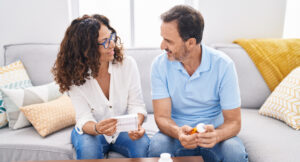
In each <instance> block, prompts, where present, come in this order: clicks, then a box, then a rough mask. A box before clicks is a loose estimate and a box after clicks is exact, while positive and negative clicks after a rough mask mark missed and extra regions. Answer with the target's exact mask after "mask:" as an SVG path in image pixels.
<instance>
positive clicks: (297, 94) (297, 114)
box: [259, 66, 300, 130]
mask: <svg viewBox="0 0 300 162" xmlns="http://www.w3.org/2000/svg"><path fill="white" fill-rule="evenodd" d="M259 113H260V114H262V115H265V116H270V117H274V118H276V119H279V120H282V121H284V122H285V123H286V124H288V125H289V126H291V127H292V128H294V129H296V130H299V129H300V66H299V67H298V68H295V69H294V70H293V71H291V73H290V74H288V75H287V76H286V77H285V78H284V79H283V80H282V81H281V82H280V84H279V85H278V86H277V87H276V88H275V90H274V91H273V92H272V94H271V95H270V96H269V97H268V99H267V100H266V102H265V103H264V104H263V106H262V107H261V108H260V110H259Z"/></svg>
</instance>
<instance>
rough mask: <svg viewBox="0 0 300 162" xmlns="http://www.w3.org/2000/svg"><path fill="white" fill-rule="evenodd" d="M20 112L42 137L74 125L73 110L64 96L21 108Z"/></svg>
mask: <svg viewBox="0 0 300 162" xmlns="http://www.w3.org/2000/svg"><path fill="white" fill-rule="evenodd" d="M20 110H21V111H22V112H23V113H24V115H25V116H26V118H27V119H28V120H29V121H30V123H31V124H32V125H33V126H34V128H35V129H36V130H37V132H38V133H39V134H40V135H41V136H43V137H45V136H47V135H49V134H51V133H53V132H56V131H58V130H60V129H63V128H65V127H68V126H71V125H74V124H75V110H74V108H73V105H72V102H71V99H70V98H69V97H68V96H66V95H63V96H61V97H59V98H58V99H55V100H52V101H50V102H46V103H41V104H33V105H29V106H25V107H21V108H20Z"/></svg>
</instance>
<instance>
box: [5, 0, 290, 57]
mask: <svg viewBox="0 0 300 162" xmlns="http://www.w3.org/2000/svg"><path fill="white" fill-rule="evenodd" d="M70 2H72V3H70ZM191 2H193V3H192V4H196V5H198V6H199V7H198V8H199V10H200V12H201V13H202V14H203V16H204V19H205V30H204V38H203V40H204V42H205V43H207V44H210V43H219V42H221V43H230V42H232V41H233V40H235V39H238V38H281V37H282V33H283V25H284V16H285V7H286V0H195V1H191ZM197 3H198V4H197ZM70 4H71V5H70ZM74 4H75V7H74ZM76 4H78V0H0V54H1V53H2V52H3V49H2V46H3V45H4V44H14V43H26V42H43V43H60V42H61V39H62V37H63V35H64V32H65V30H66V27H67V26H68V25H69V23H70V21H71V20H72V19H73V18H75V17H77V16H78V12H77V10H78V6H77V5H76ZM72 5H73V6H72ZM72 14H73V15H72ZM158 28H159V27H158ZM150 30H151V29H150ZM150 30H149V31H150ZM1 59H2V58H0V63H1V61H2V60H1Z"/></svg>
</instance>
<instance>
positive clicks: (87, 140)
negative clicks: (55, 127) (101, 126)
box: [71, 129, 150, 159]
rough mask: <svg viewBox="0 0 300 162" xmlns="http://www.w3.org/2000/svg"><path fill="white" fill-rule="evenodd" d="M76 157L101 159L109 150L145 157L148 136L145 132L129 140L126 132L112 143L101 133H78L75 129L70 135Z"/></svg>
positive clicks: (132, 156)
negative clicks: (141, 135)
mask: <svg viewBox="0 0 300 162" xmlns="http://www.w3.org/2000/svg"><path fill="white" fill-rule="evenodd" d="M71 139H72V144H73V146H74V148H75V150H76V157H77V159H103V158H104V155H105V154H107V153H108V152H109V151H114V152H118V153H120V154H122V155H123V156H126V157H129V158H138V157H147V150H148V147H149V142H150V140H149V138H148V136H147V135H146V134H144V136H143V137H141V138H140V139H138V140H135V141H133V140H131V139H130V138H129V136H128V133H127V132H122V133H120V134H119V136H118V138H117V140H116V142H115V143H114V144H109V143H107V142H106V140H105V138H104V136H103V135H97V136H93V135H89V134H78V133H77V132H76V130H75V129H73V131H72V135H71Z"/></svg>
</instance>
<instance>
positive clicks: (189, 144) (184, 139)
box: [178, 125, 197, 149]
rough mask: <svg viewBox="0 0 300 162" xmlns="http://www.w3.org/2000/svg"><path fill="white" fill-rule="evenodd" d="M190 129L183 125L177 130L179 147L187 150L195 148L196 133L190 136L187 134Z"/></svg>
mask: <svg viewBox="0 0 300 162" xmlns="http://www.w3.org/2000/svg"><path fill="white" fill-rule="evenodd" d="M192 129H193V128H192V127H190V126H187V125H184V126H182V127H180V128H179V131H178V140H179V141H180V143H181V145H182V146H183V147H184V148H187V149H193V148H196V147H197V142H196V138H197V133H195V134H192V135H190V134H189V133H190V132H191V131H192Z"/></svg>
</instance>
